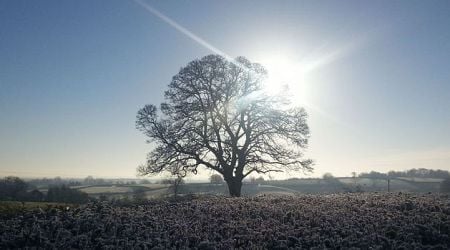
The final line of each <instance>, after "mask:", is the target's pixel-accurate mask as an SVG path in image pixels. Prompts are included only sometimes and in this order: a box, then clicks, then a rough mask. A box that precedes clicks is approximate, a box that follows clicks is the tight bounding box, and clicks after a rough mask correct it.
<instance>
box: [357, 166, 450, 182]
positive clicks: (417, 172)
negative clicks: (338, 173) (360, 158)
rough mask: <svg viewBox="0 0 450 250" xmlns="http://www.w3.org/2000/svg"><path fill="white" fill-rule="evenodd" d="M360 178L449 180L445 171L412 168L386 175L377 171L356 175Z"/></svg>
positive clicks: (447, 172) (449, 175)
mask: <svg viewBox="0 0 450 250" xmlns="http://www.w3.org/2000/svg"><path fill="white" fill-rule="evenodd" d="M358 176H359V177H360V178H379V179H383V178H388V177H389V178H398V177H410V178H436V179H449V178H450V173H449V171H446V170H440V169H437V170H434V169H426V168H418V169H416V168H413V169H409V170H405V171H389V172H387V173H380V172H377V171H371V172H369V173H361V174H359V175H358Z"/></svg>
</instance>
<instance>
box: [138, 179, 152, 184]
mask: <svg viewBox="0 0 450 250" xmlns="http://www.w3.org/2000/svg"><path fill="white" fill-rule="evenodd" d="M139 183H140V184H151V182H150V181H149V180H147V179H143V180H141V181H140V182H139Z"/></svg>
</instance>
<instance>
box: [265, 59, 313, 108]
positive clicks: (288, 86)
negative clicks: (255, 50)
mask: <svg viewBox="0 0 450 250" xmlns="http://www.w3.org/2000/svg"><path fill="white" fill-rule="evenodd" d="M261 64H262V65H263V66H264V67H265V68H266V69H267V71H268V78H267V80H266V81H264V92H266V94H268V95H287V96H290V99H291V101H292V102H293V104H301V103H302V101H304V100H303V99H304V93H305V89H304V88H305V84H304V79H303V77H304V71H303V69H302V65H301V64H300V63H298V62H294V61H292V60H289V59H288V58H285V57H269V58H267V59H265V60H261Z"/></svg>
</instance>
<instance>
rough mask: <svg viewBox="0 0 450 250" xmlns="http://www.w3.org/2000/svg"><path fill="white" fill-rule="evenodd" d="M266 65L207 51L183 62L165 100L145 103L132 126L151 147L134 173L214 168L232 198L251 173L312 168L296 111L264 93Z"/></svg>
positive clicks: (302, 113)
mask: <svg viewBox="0 0 450 250" xmlns="http://www.w3.org/2000/svg"><path fill="white" fill-rule="evenodd" d="M266 75H267V72H266V70H265V69H264V68H263V67H262V66H261V65H259V64H256V63H251V62H250V61H248V60H247V59H245V58H244V57H238V58H236V59H235V60H233V61H229V60H227V59H225V58H224V57H222V56H218V55H209V56H205V57H203V58H202V59H200V60H194V61H192V62H190V63H189V64H188V65H187V66H186V67H184V68H182V69H181V70H180V72H179V73H178V74H177V75H175V76H174V77H173V78H172V82H171V83H170V84H169V89H168V90H167V91H166V92H165V99H166V102H164V103H162V104H161V106H160V111H161V112H160V113H159V112H158V111H157V107H156V106H155V105H146V106H145V107H144V108H142V109H141V110H139V112H138V114H137V121H136V126H137V128H138V129H139V130H141V131H142V132H143V133H144V134H145V135H146V136H147V137H149V138H150V140H149V141H150V142H151V143H153V144H154V145H155V148H154V149H153V150H152V151H151V152H150V153H149V154H148V156H147V163H146V164H145V165H143V166H140V167H139V168H138V172H139V173H140V174H141V175H151V174H156V173H160V172H163V171H168V172H170V173H172V174H174V175H182V176H184V175H186V173H187V172H192V173H193V174H196V173H197V169H198V167H199V166H203V167H206V168H208V169H212V170H215V171H217V172H218V173H219V174H221V175H222V176H223V177H224V180H225V181H226V183H227V184H228V190H229V193H230V195H231V196H240V195H241V187H242V180H243V179H244V178H245V177H247V176H248V175H250V174H251V173H258V174H265V173H270V172H283V171H285V170H295V171H297V170H305V171H309V170H311V169H312V168H311V163H312V161H311V160H308V159H303V150H304V149H305V148H306V146H307V143H308V138H309V128H308V125H307V123H306V118H307V114H306V112H305V110H304V109H303V108H299V107H294V108H286V107H287V106H286V105H285V104H287V101H286V98H279V97H278V98H277V97H273V96H268V95H266V94H264V93H263V91H262V90H263V81H264V79H265V78H266Z"/></svg>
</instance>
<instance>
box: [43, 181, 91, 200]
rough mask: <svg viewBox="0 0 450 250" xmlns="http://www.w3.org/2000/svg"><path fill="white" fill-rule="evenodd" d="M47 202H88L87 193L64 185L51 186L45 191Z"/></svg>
mask: <svg viewBox="0 0 450 250" xmlns="http://www.w3.org/2000/svg"><path fill="white" fill-rule="evenodd" d="M47 201H50V202H66V203H80V204H81V203H86V202H88V201H89V196H88V194H87V193H84V192H81V191H80V190H77V189H72V188H70V187H68V186H66V185H61V186H51V187H50V188H49V189H48V191H47Z"/></svg>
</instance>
